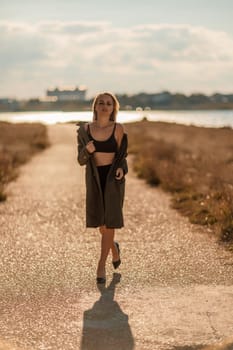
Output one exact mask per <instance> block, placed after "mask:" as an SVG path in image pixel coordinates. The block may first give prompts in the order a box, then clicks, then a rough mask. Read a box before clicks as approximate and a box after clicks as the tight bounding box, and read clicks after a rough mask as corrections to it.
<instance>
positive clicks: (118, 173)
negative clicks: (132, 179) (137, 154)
mask: <svg viewBox="0 0 233 350" xmlns="http://www.w3.org/2000/svg"><path fill="white" fill-rule="evenodd" d="M123 176H124V171H123V169H122V168H117V170H116V176H115V178H116V179H117V180H121V179H122V178H123Z"/></svg>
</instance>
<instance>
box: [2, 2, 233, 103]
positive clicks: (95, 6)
mask: <svg viewBox="0 0 233 350" xmlns="http://www.w3.org/2000/svg"><path fill="white" fill-rule="evenodd" d="M0 9H1V10H0V81H1V84H0V98H3V97H11V98H18V99H24V98H36V97H41V98H42V97H44V96H45V95H46V90H47V89H48V88H55V87H74V86H86V88H87V97H90V98H91V97H93V96H94V95H95V94H96V93H98V92H100V91H107V90H108V91H111V92H113V93H118V94H121V93H127V94H135V93H140V92H147V93H157V92H161V91H165V90H166V91H170V92H172V93H184V94H187V95H189V94H191V93H205V94H208V95H210V94H213V93H216V92H221V93H233V21H232V17H233V1H232V0H161V1H158V0H140V1H138V0H117V1H113V0H108V1H107V0H98V1H94V0H83V1H80V0H40V1H38V0H37V1H34V0H20V1H19V0H0Z"/></svg>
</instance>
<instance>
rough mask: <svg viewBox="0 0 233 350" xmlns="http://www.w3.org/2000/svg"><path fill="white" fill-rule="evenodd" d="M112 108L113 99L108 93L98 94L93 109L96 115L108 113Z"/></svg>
mask: <svg viewBox="0 0 233 350" xmlns="http://www.w3.org/2000/svg"><path fill="white" fill-rule="evenodd" d="M113 110H114V101H113V99H112V97H111V96H109V95H100V96H99V97H98V99H97V101H96V105H95V111H96V113H97V117H98V116H101V115H108V116H109V117H110V115H111V114H112V112H113Z"/></svg>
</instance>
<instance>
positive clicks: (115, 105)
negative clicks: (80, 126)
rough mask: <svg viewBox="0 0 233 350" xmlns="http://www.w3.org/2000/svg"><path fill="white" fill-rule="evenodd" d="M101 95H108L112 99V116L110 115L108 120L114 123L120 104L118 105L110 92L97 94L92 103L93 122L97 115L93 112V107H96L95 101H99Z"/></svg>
mask: <svg viewBox="0 0 233 350" xmlns="http://www.w3.org/2000/svg"><path fill="white" fill-rule="evenodd" d="M103 95H108V96H110V97H111V98H112V100H113V111H112V114H111V115H110V118H109V120H111V121H114V122H115V121H116V116H117V113H118V111H119V108H120V104H119V101H118V100H117V98H116V96H115V95H113V94H112V93H111V92H101V93H99V94H98V95H97V96H96V97H95V98H94V101H93V103H92V111H93V121H94V120H97V113H96V111H95V107H96V104H97V101H98V99H99V97H100V96H103Z"/></svg>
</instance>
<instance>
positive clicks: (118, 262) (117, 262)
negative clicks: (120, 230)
mask: <svg viewBox="0 0 233 350" xmlns="http://www.w3.org/2000/svg"><path fill="white" fill-rule="evenodd" d="M114 244H115V246H116V248H117V251H118V255H119V260H117V261H113V262H112V264H113V267H114V269H117V268H118V267H119V266H120V264H121V259H120V246H119V243H118V242H114Z"/></svg>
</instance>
